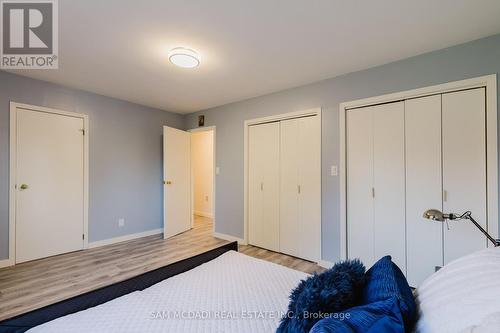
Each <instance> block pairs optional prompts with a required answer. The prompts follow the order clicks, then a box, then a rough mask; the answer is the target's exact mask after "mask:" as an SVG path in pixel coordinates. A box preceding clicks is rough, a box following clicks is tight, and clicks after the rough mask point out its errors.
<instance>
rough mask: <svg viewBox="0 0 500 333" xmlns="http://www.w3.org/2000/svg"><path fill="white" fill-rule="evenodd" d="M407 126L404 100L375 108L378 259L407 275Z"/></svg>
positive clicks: (374, 139)
mask: <svg viewBox="0 0 500 333" xmlns="http://www.w3.org/2000/svg"><path fill="white" fill-rule="evenodd" d="M404 129H405V125H404V103H403V102H397V103H389V104H384V105H380V106H375V107H373V187H374V192H373V196H374V207H373V212H374V222H373V223H374V233H373V237H374V255H375V257H374V259H375V260H378V259H380V258H381V257H383V256H386V255H391V256H392V261H393V262H394V263H395V264H396V265H398V267H399V268H400V269H401V270H402V271H403V273H405V274H406V239H405V237H406V234H405V146H404V142H405V138H404ZM358 209H364V208H363V207H358Z"/></svg>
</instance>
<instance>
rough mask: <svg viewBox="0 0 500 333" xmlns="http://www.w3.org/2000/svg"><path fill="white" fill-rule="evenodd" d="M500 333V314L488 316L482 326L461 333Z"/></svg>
mask: <svg viewBox="0 0 500 333" xmlns="http://www.w3.org/2000/svg"><path fill="white" fill-rule="evenodd" d="M499 331H500V312H496V313H493V314H490V315H489V316H487V317H486V318H485V319H484V321H483V322H482V323H481V325H479V326H477V325H474V326H471V327H469V328H467V329H465V330H463V331H462V332H460V333H494V332H499Z"/></svg>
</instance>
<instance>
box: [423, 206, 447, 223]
mask: <svg viewBox="0 0 500 333" xmlns="http://www.w3.org/2000/svg"><path fill="white" fill-rule="evenodd" d="M424 218H426V219H429V220H433V221H440V222H443V221H444V220H445V217H444V214H443V212H441V211H440V210H437V209H428V210H426V211H425V213H424Z"/></svg>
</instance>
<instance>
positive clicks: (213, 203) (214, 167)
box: [188, 126, 217, 235]
mask: <svg viewBox="0 0 500 333" xmlns="http://www.w3.org/2000/svg"><path fill="white" fill-rule="evenodd" d="M208 131H212V132H213V137H212V141H213V142H212V145H213V156H212V163H213V166H212V173H213V175H212V179H213V183H212V235H214V234H215V221H216V216H217V215H216V213H215V200H217V198H216V197H215V193H217V192H216V191H215V187H216V186H217V178H216V177H217V174H216V168H217V166H216V165H217V163H216V156H217V136H216V134H217V131H216V127H215V126H204V127H197V128H192V129H190V130H188V132H191V133H194V132H208ZM192 142H193V141H191V144H192ZM191 151H192V150H191ZM194 213H195V212H194V179H193V163H191V216H193V215H194ZM192 223H193V222H191V227H192V226H193V225H192Z"/></svg>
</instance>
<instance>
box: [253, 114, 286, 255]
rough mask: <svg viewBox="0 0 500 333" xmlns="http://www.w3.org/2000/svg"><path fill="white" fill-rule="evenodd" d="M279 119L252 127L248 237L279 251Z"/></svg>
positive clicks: (254, 241) (256, 243) (258, 244)
mask: <svg viewBox="0 0 500 333" xmlns="http://www.w3.org/2000/svg"><path fill="white" fill-rule="evenodd" d="M279 133H280V129H279V123H278V122H275V123H268V124H262V125H255V126H250V127H249V133H248V137H249V145H248V156H249V161H248V163H249V165H248V170H249V172H248V184H249V188H248V192H249V198H248V199H249V206H248V208H249V210H248V218H249V241H250V243H251V244H252V245H256V246H259V247H263V248H266V249H270V250H273V251H279V176H280V175H279V165H280V163H279V150H280V145H279V142H280V138H279Z"/></svg>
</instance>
